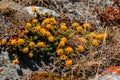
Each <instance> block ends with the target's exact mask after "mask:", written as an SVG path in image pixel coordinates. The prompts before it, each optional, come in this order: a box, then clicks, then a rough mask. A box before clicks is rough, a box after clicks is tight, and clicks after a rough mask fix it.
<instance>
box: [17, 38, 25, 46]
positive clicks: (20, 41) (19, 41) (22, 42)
mask: <svg viewBox="0 0 120 80" xmlns="http://www.w3.org/2000/svg"><path fill="white" fill-rule="evenodd" d="M17 42H18V45H23V44H24V43H25V40H24V39H22V38H20V39H18V41H17Z"/></svg>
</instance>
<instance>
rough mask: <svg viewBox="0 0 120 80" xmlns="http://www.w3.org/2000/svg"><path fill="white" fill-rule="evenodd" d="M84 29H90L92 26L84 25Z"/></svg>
mask: <svg viewBox="0 0 120 80" xmlns="http://www.w3.org/2000/svg"><path fill="white" fill-rule="evenodd" d="M83 27H84V28H85V29H87V28H88V29H90V27H91V26H90V24H89V23H84V24H83Z"/></svg>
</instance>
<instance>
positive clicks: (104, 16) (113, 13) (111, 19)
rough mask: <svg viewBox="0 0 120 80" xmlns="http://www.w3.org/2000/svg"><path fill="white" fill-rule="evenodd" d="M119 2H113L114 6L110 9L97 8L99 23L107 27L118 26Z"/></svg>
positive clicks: (119, 21)
mask: <svg viewBox="0 0 120 80" xmlns="http://www.w3.org/2000/svg"><path fill="white" fill-rule="evenodd" d="M119 3H120V1H119V0H114V4H113V5H112V6H110V7H108V6H106V7H104V8H100V7H97V8H96V11H97V13H98V18H99V19H100V21H101V22H105V23H106V24H107V25H112V24H113V25H114V26H119V25H120V6H119Z"/></svg>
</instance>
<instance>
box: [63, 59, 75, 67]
mask: <svg viewBox="0 0 120 80" xmlns="http://www.w3.org/2000/svg"><path fill="white" fill-rule="evenodd" d="M72 64H73V61H72V60H71V59H69V60H66V61H65V65H66V66H67V67H70V66H71V65H72Z"/></svg>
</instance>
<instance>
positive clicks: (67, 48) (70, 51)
mask: <svg viewBox="0 0 120 80" xmlns="http://www.w3.org/2000/svg"><path fill="white" fill-rule="evenodd" d="M65 51H66V52H67V53H72V52H73V49H72V47H66V48H65Z"/></svg>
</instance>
